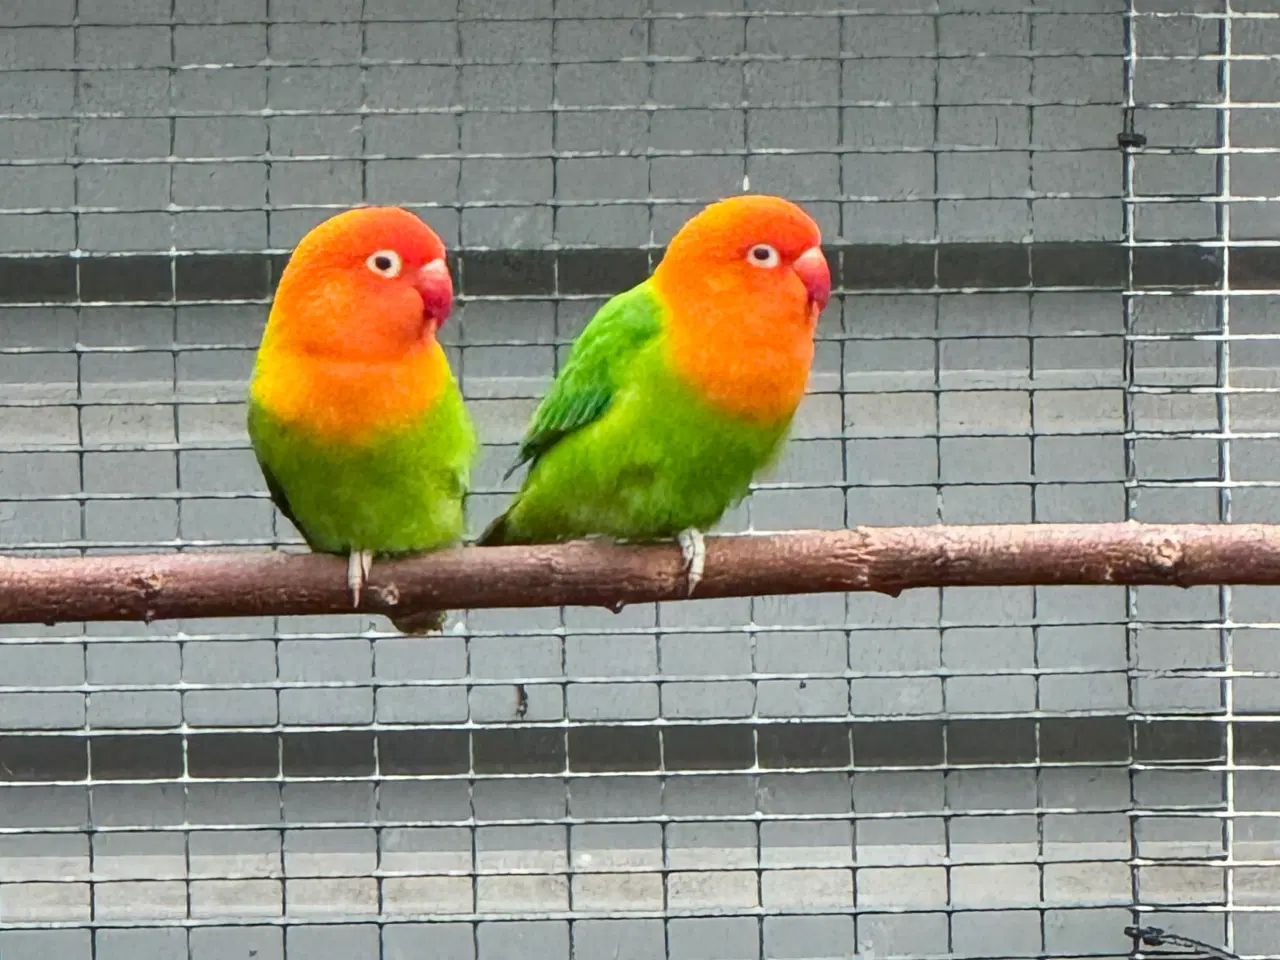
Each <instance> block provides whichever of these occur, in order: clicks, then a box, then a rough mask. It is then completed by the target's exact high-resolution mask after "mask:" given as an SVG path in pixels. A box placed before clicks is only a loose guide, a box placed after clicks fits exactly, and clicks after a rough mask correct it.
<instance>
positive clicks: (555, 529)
mask: <svg viewBox="0 0 1280 960" xmlns="http://www.w3.org/2000/svg"><path fill="white" fill-rule="evenodd" d="M627 380H628V382H627V385H626V387H625V388H624V389H622V390H621V391H620V392H619V394H618V396H617V397H616V398H615V399H614V401H613V403H612V404H611V405H610V408H609V410H608V411H607V412H606V413H605V414H604V416H602V417H601V418H600V419H599V420H596V421H595V422H593V423H591V424H589V425H588V426H586V427H584V428H582V429H581V430H578V431H577V432H575V433H573V434H571V435H570V436H568V437H565V438H564V439H563V440H561V441H560V442H559V443H557V444H556V445H555V447H553V448H552V449H551V450H550V451H548V452H547V453H546V454H545V455H544V456H543V457H542V458H541V459H540V460H539V461H538V463H537V465H536V466H535V468H534V470H533V473H532V474H531V475H530V477H529V478H528V481H527V485H526V487H525V489H524V490H523V492H522V493H521V495H520V498H519V500H518V502H517V504H516V505H515V506H514V507H513V509H512V511H511V513H510V515H509V524H510V528H511V530H512V533H513V535H514V536H516V537H519V538H522V539H525V538H527V539H531V540H564V539H572V538H577V537H582V536H586V535H589V534H604V535H607V536H611V537H616V538H622V539H633V540H639V539H657V538H662V537H669V536H673V535H674V534H676V533H678V532H679V531H681V530H684V529H686V528H688V527H696V528H698V529H706V528H708V527H711V526H714V525H715V523H717V522H718V521H719V520H720V518H721V516H723V514H724V512H725V511H726V510H727V509H728V508H729V507H730V506H732V505H733V504H735V503H736V502H737V501H739V500H740V499H742V497H744V496H745V495H746V494H747V492H748V489H749V486H750V483H751V480H752V478H753V476H754V475H755V474H756V472H757V471H759V470H760V469H761V468H763V467H764V466H766V465H767V464H768V463H769V461H770V460H771V459H772V458H773V457H774V455H775V454H776V452H777V451H778V449H779V448H780V446H781V443H782V441H783V439H784V437H785V435H786V432H787V429H788V427H789V425H790V419H789V418H788V420H786V421H784V422H779V423H775V424H768V425H760V424H753V423H748V422H745V421H741V420H737V419H735V418H732V417H730V416H727V415H726V414H724V413H722V412H720V411H719V410H716V409H715V408H713V407H711V406H710V405H709V404H707V403H706V401H705V400H703V399H702V398H701V397H699V396H698V395H696V394H695V393H694V392H693V391H692V390H691V389H690V388H689V387H688V386H686V385H685V384H684V383H683V382H682V381H680V380H679V379H677V378H676V376H675V375H674V374H673V373H672V372H671V370H670V369H669V367H668V366H667V364H666V363H665V362H664V360H663V356H662V343H661V339H660V338H659V339H655V340H654V341H653V342H652V343H650V344H649V345H648V346H646V347H645V348H644V349H643V350H642V352H641V353H640V354H639V355H638V356H637V357H636V360H635V363H634V365H633V366H632V367H631V368H630V370H629V371H628V378H627Z"/></svg>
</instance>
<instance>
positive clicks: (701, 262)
mask: <svg viewBox="0 0 1280 960" xmlns="http://www.w3.org/2000/svg"><path fill="white" fill-rule="evenodd" d="M821 240H822V237H821V233H820V231H819V229H818V225H817V224H816V223H814V221H813V219H812V218H810V217H809V215H808V214H806V213H805V212H804V211H803V210H802V209H801V208H800V207H798V206H797V205H796V204H794V203H791V202H789V201H787V200H784V199H782V198H780V197H771V196H759V195H744V196H738V197H733V198H731V199H727V200H722V201H720V202H718V203H713V204H711V205H710V206H708V207H706V208H705V209H703V210H702V211H701V212H700V213H698V214H697V215H696V216H694V217H693V218H692V219H690V220H689V221H688V222H687V223H686V224H685V225H684V226H683V227H682V228H681V229H680V232H679V233H677V234H676V236H675V237H674V238H673V239H672V241H671V243H670V244H669V245H668V247H667V251H666V254H665V255H664V256H663V258H662V261H661V262H660V263H659V264H658V266H657V267H656V268H655V269H654V271H653V275H652V276H650V277H649V279H647V280H645V281H644V282H642V283H640V284H639V285H637V286H635V287H633V288H632V289H630V290H628V291H626V292H625V293H621V294H618V295H617V296H615V297H613V298H612V299H611V300H609V301H608V302H607V303H605V305H604V306H603V307H601V308H600V310H599V312H597V313H596V314H595V316H594V317H593V318H592V319H591V322H590V323H588V324H587V326H586V328H585V329H584V330H583V331H582V333H581V335H580V336H579V337H578V339H577V340H576V341H575V342H574V344H573V347H572V349H571V351H570V354H569V357H568V359H567V360H566V362H565V364H564V366H563V368H562V369H561V370H560V371H559V373H558V375H557V376H556V378H555V381H554V383H553V384H552V386H551V388H550V390H549V392H548V393H547V395H546V396H545V397H544V398H543V399H542V401H541V402H540V403H539V405H538V407H537V409H536V410H535V412H534V414H533V418H532V420H531V422H530V425H529V427H528V430H527V432H526V433H525V436H524V439H523V442H522V443H521V445H520V449H519V453H518V457H517V460H516V463H515V465H514V466H513V467H512V469H511V471H508V474H507V476H510V475H511V473H512V472H514V471H515V470H516V469H518V468H519V467H520V466H521V465H522V464H525V463H527V464H529V470H528V473H527V475H526V477H525V480H524V483H523V484H522V485H521V487H520V490H519V492H518V493H517V494H516V496H515V498H514V500H513V501H512V503H511V505H510V507H509V508H508V510H507V511H506V513H504V514H503V515H502V516H500V517H498V518H497V519H496V520H495V521H493V523H491V524H490V525H489V527H488V528H487V529H486V530H485V532H484V533H483V534H482V535H481V537H480V539H479V540H478V541H477V543H478V544H479V545H482V546H493V545H500V544H522V543H547V542H556V541H563V540H574V539H580V538H584V537H591V536H603V537H607V538H609V539H613V540H622V541H630V542H643V541H654V540H663V539H669V538H672V537H675V538H676V539H677V540H678V542H679V544H680V550H681V554H682V556H683V558H684V561H685V572H686V582H687V585H688V591H689V593H690V594H692V593H693V591H694V589H695V588H696V587H697V584H698V581H699V580H701V578H702V574H703V570H704V565H705V562H706V548H705V545H704V543H703V537H702V531H704V530H706V529H707V528H709V527H711V526H713V525H714V524H715V523H717V522H718V521H719V520H720V518H721V517H722V516H723V515H724V512H725V511H726V510H727V509H728V508H729V507H731V506H733V505H734V504H736V503H738V502H739V501H740V500H742V498H743V497H745V496H746V495H747V493H748V491H749V488H750V484H751V480H752V477H753V476H754V475H755V474H756V473H757V472H758V471H760V470H761V469H763V468H764V467H766V466H768V465H769V463H770V462H771V461H772V460H773V459H774V457H775V456H776V455H777V453H778V452H779V451H780V449H781V447H782V445H783V443H784V442H785V438H786V434H787V431H788V428H789V427H790V424H791V419H792V417H793V415H794V414H795V412H796V407H797V406H798V405H799V403H800V400H801V398H802V397H803V396H804V392H805V387H806V383H807V381H808V377H809V368H810V365H811V364H812V362H813V350H814V345H813V336H814V330H815V328H816V326H817V321H818V315H819V314H820V313H821V312H822V309H823V308H824V307H825V306H826V304H827V300H828V299H829V297H830V295H831V273H830V270H829V268H828V266H827V260H826V258H825V257H824V256H823V253H822V248H821Z"/></svg>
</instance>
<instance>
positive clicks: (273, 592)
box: [0, 522, 1280, 623]
mask: <svg viewBox="0 0 1280 960" xmlns="http://www.w3.org/2000/svg"><path fill="white" fill-rule="evenodd" d="M706 544H707V562H706V572H705V574H704V576H703V579H702V582H701V583H700V584H699V586H698V588H697V590H696V591H695V593H694V597H695V598H707V597H741V596H762V595H768V594H805V593H826V592H832V591H846V590H847V591H875V592H879V593H886V594H890V595H892V596H897V595H898V594H899V593H901V592H902V591H903V590H909V589H913V588H918V587H953V586H1034V585H1041V586H1048V585H1055V584H1057V585H1061V584H1127V585H1141V584H1161V585H1173V586H1182V587H1189V586H1194V585H1198V584H1264V585H1265V584H1269V585H1280V525H1263V524H1213V525H1209V524H1194V525H1193V524H1186V525H1154V524H1141V523H1132V522H1129V523H1100V524H1027V525H1000V526H933V527H857V528H855V529H852V530H838V531H797V532H793V533H779V534H770V535H755V536H724V537H708V538H707V541H706ZM686 595H687V591H686V581H685V578H684V571H683V564H682V562H681V559H680V552H679V550H678V548H676V547H675V546H674V545H670V546H668V545H665V544H660V545H653V546H619V545H614V544H608V543H604V542H596V541H576V542H572V543H565V544H559V545H546V546H530V547H484V548H477V547H464V548H460V549H455V550H447V551H442V552H439V553H435V554H431V555H428V556H424V557H417V558H414V559H410V560H400V561H395V562H380V563H375V564H374V567H373V573H372V574H371V576H370V580H369V587H368V589H366V591H365V595H364V597H363V599H362V603H361V605H360V608H359V612H363V613H376V614H383V615H386V614H391V613H397V612H399V613H403V612H406V611H408V610H413V609H418V608H424V607H427V608H438V609H452V610H457V609H463V608H484V607H541V606H559V605H565V606H603V607H609V608H612V609H620V608H621V607H622V606H624V605H626V604H633V603H644V602H652V601H656V600H680V599H684V598H685V597H686ZM351 612H353V608H352V606H351V600H350V596H349V594H348V592H347V588H346V564H345V561H343V560H340V559H338V558H336V557H330V556H321V555H314V554H304V555H291V554H283V553H267V552H262V553H204V554H165V555H152V556H139V555H129V556H93V557H84V558H59V559H40V558H13V557H10V558H0V622H3V623H56V622H68V621H80V620H143V621H151V620H165V619H174V618H193V617H236V616H287V615H295V614H334V613H351Z"/></svg>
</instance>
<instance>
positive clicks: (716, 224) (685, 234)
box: [654, 194, 831, 327]
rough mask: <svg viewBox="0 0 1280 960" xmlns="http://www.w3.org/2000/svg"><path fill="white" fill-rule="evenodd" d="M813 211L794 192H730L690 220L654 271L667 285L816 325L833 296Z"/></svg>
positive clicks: (675, 293) (676, 293) (676, 295)
mask: <svg viewBox="0 0 1280 960" xmlns="http://www.w3.org/2000/svg"><path fill="white" fill-rule="evenodd" d="M821 244H822V234H821V232H820V231H819V230H818V225H817V224H816V223H814V221H813V218H812V217H810V216H809V215H808V214H807V213H805V212H804V211H803V210H801V209H800V207H798V206H796V204H794V203H792V202H791V201H789V200H783V199H782V198H781V197H771V196H763V195H751V194H747V195H743V196H738V197H730V198H729V199H727V200H721V201H720V202H719V203H713V204H711V205H710V206H708V207H706V208H705V209H703V210H702V211H701V212H700V213H698V214H697V215H696V216H695V217H693V218H692V219H691V220H689V222H688V223H686V224H685V225H684V226H683V227H682V228H681V229H680V232H679V233H677V234H676V235H675V237H674V238H673V239H672V241H671V243H670V245H669V246H668V247H667V252H666V255H665V256H664V257H663V258H662V262H661V263H660V264H658V267H657V269H656V270H655V271H654V279H655V281H656V282H657V284H658V287H659V289H660V290H661V291H663V293H665V294H667V295H668V296H671V297H672V298H673V299H676V300H678V299H680V297H681V295H682V294H688V295H691V296H692V297H693V298H694V299H698V300H701V299H702V298H703V297H706V296H707V295H711V296H713V297H715V298H717V299H720V298H724V299H726V300H730V301H736V305H737V306H739V307H742V306H749V307H750V308H751V309H752V310H753V312H755V311H760V312H764V313H768V314H771V315H773V316H774V317H775V318H777V319H778V320H779V321H780V322H781V321H785V320H786V319H789V318H795V319H800V320H802V322H804V323H805V324H806V325H808V326H809V327H812V325H813V324H814V323H815V322H816V321H817V318H818V314H819V313H821V312H822V309H823V307H825V306H826V305H827V300H828V299H830V297H831V271H830V270H829V268H828V267H827V259H826V257H824V256H823V254H822V247H821Z"/></svg>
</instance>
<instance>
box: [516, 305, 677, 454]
mask: <svg viewBox="0 0 1280 960" xmlns="http://www.w3.org/2000/svg"><path fill="white" fill-rule="evenodd" d="M661 330H662V308H661V306H660V304H659V302H658V299H657V295H656V294H655V293H654V291H653V288H652V286H651V284H650V282H649V281H647V280H646V281H645V282H644V283H641V284H639V285H638V286H636V287H632V288H631V289H630V290H628V291H627V292H626V293H621V294H618V295H617V296H616V297H614V298H613V299H611V300H610V301H609V302H607V303H606V304H605V305H604V306H603V307H601V308H600V310H599V311H598V312H597V313H596V315H595V316H594V317H592V318H591V322H590V323H588V324H587V326H586V329H584V330H583V331H582V333H581V334H580V335H579V336H578V339H577V340H576V341H575V342H574V344H573V347H572V349H571V350H570V351H569V358H568V359H567V360H566V361H565V365H564V367H563V368H562V369H561V370H560V373H559V374H558V375H557V376H556V379H555V382H554V383H553V384H552V385H551V390H550V391H549V392H548V393H547V395H546V397H544V398H543V400H542V402H541V403H540V404H538V408H537V410H535V411H534V414H533V419H532V421H531V422H530V424H529V428H528V430H527V432H526V433H525V437H524V440H523V442H522V443H521V444H520V452H519V455H518V457H517V459H516V462H515V464H513V465H512V467H511V469H510V470H508V471H507V473H506V475H505V476H504V477H503V479H506V477H509V476H511V474H513V473H515V471H516V470H518V469H519V468H520V467H521V466H522V465H523V464H525V463H528V464H529V465H530V466H531V467H532V466H533V465H535V464H536V463H537V462H538V459H539V458H540V457H542V456H543V455H544V454H545V453H546V452H547V451H548V450H550V449H551V448H552V447H554V446H555V445H556V444H557V443H559V442H560V441H561V440H562V439H564V438H565V437H567V436H568V435H569V434H571V433H573V432H574V431H575V430H581V429H582V428H583V427H585V426H586V425H587V424H589V423H592V422H593V421H595V420H598V419H599V418H600V417H601V416H603V415H604V412H605V411H606V410H607V409H609V404H610V403H611V402H612V401H613V398H614V395H615V394H616V393H617V391H618V388H619V387H620V385H621V384H622V382H623V380H624V378H625V375H626V369H627V366H628V364H630V363H631V361H632V359H634V357H635V355H636V354H637V353H638V352H639V351H640V349H641V348H642V347H643V346H644V345H645V344H646V343H648V342H649V341H650V340H652V339H653V338H654V337H656V336H657V335H658V333H659V332H660V331H661Z"/></svg>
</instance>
